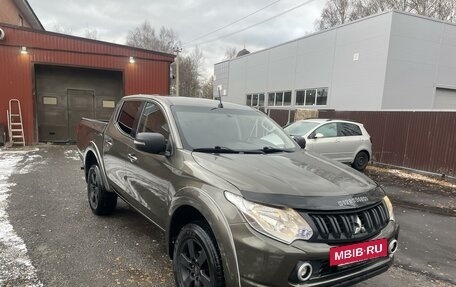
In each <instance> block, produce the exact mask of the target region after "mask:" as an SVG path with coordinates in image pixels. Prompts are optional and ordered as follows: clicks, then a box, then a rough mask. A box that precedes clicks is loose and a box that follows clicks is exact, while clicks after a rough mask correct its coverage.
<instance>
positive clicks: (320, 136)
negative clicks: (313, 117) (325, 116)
mask: <svg viewBox="0 0 456 287" xmlns="http://www.w3.org/2000/svg"><path fill="white" fill-rule="evenodd" d="M324 137H325V136H324V135H323V134H322V133H316V134H315V136H314V138H315V139H319V138H324Z"/></svg>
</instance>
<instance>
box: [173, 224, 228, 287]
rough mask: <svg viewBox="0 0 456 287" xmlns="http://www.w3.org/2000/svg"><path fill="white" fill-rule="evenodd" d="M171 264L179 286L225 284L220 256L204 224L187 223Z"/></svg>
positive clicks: (209, 286) (207, 286) (176, 245)
mask: <svg viewBox="0 0 456 287" xmlns="http://www.w3.org/2000/svg"><path fill="white" fill-rule="evenodd" d="M203 226H204V225H203ZM173 264H174V273H175V279H176V283H177V286H179V287H181V286H182V287H199V286H201V287H213V286H225V284H224V279H223V269H222V264H221V259H220V255H219V252H218V249H217V247H216V245H215V244H214V240H213V239H212V238H211V232H210V230H208V228H207V227H206V226H204V227H202V226H200V225H198V224H188V225H186V226H184V227H183V228H182V230H181V232H180V233H179V236H178V238H177V240H176V244H175V248H174V262H173Z"/></svg>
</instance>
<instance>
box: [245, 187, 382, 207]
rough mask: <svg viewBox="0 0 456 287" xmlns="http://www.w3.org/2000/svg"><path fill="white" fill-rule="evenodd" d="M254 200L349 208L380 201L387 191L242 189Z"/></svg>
mask: <svg viewBox="0 0 456 287" xmlns="http://www.w3.org/2000/svg"><path fill="white" fill-rule="evenodd" d="M241 193H242V196H243V197H244V198H245V199H246V200H248V201H252V202H256V203H261V204H265V205H271V206H276V207H288V208H293V209H300V210H348V209H356V208H362V207H366V206H369V205H373V204H375V203H378V202H380V201H381V200H382V199H383V198H384V196H385V193H384V192H383V191H382V190H381V189H380V188H375V189H373V190H370V191H368V192H364V193H359V194H353V195H343V196H299V195H288V194H277V193H260V192H252V191H245V190H243V191H241Z"/></svg>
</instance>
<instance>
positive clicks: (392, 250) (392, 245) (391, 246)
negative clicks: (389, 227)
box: [388, 239, 398, 254]
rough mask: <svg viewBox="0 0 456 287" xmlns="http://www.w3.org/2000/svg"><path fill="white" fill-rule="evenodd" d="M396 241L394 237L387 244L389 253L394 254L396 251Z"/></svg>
mask: <svg viewBox="0 0 456 287" xmlns="http://www.w3.org/2000/svg"><path fill="white" fill-rule="evenodd" d="M397 246H398V242H397V240H396V239H393V240H391V242H390V243H389V245H388V251H389V254H394V253H395V252H396V251H397Z"/></svg>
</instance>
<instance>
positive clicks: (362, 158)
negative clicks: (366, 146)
mask: <svg viewBox="0 0 456 287" xmlns="http://www.w3.org/2000/svg"><path fill="white" fill-rule="evenodd" d="M368 163H369V154H368V153H367V152H366V151H360V152H359V153H358V154H357V155H356V156H355V160H354V161H353V163H352V167H353V168H354V169H357V170H359V171H363V170H365V169H366V167H367V164H368Z"/></svg>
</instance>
